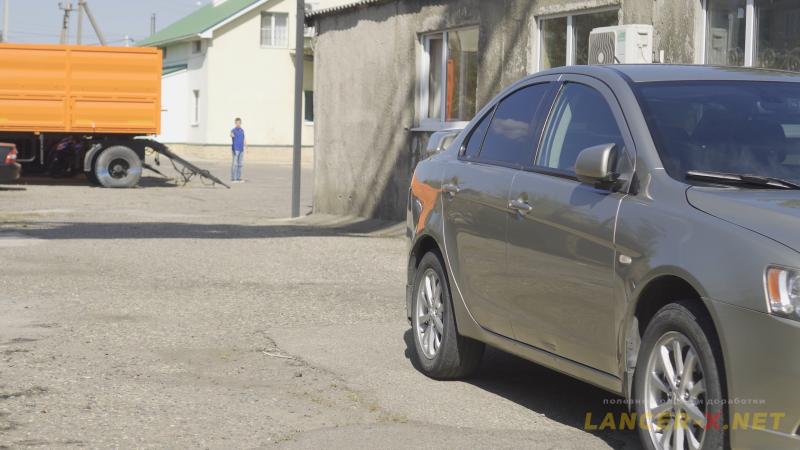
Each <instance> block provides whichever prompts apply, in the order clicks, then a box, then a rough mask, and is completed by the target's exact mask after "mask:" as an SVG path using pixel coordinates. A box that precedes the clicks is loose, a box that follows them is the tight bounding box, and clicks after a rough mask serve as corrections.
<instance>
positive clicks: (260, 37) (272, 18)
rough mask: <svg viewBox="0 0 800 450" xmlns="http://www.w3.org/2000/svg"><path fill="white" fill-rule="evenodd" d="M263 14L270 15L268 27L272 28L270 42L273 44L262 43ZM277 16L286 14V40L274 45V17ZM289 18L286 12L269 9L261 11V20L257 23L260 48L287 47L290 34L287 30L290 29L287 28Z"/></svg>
mask: <svg viewBox="0 0 800 450" xmlns="http://www.w3.org/2000/svg"><path fill="white" fill-rule="evenodd" d="M265 16H269V17H270V26H271V28H270V29H271V30H272V39H271V40H272V44H273V45H265V44H264V40H263V35H264V26H263V24H264V17H265ZM277 16H286V42H285V43H283V45H274V44H275V41H276V39H275V30H276V27H275V17H277ZM289 19H290V17H289V14H287V13H276V12H269V11H262V12H261V22H260V23H259V25H258V40H259V44H260V45H261V48H289V36H291V34H290V33H289V31H290V30H289Z"/></svg>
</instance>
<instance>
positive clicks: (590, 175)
mask: <svg viewBox="0 0 800 450" xmlns="http://www.w3.org/2000/svg"><path fill="white" fill-rule="evenodd" d="M617 154H618V150H617V144H602V145H596V146H594V147H589V148H587V149H584V150H583V151H581V153H580V154H579V155H578V160H577V161H576V162H575V175H577V177H578V181H580V182H581V183H586V184H592V185H595V186H598V187H609V186H611V185H613V184H614V183H615V182H616V181H617V179H618V178H619V174H618V173H617V172H616V171H615V170H616V167H617V156H618V155H617Z"/></svg>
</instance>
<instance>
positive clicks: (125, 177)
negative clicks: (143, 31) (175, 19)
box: [0, 44, 224, 187]
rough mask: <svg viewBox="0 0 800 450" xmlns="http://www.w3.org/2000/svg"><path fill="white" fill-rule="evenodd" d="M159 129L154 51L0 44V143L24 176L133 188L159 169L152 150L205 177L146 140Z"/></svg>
mask: <svg viewBox="0 0 800 450" xmlns="http://www.w3.org/2000/svg"><path fill="white" fill-rule="evenodd" d="M160 128H161V51H160V50H158V49H155V48H127V47H97V46H69V45H20V44H0V142H8V143H13V144H16V146H17V150H18V152H19V161H20V162H22V163H24V164H25V165H24V166H23V167H24V169H23V170H32V171H40V172H44V171H47V172H49V173H51V174H52V175H54V176H68V175H71V174H74V173H78V172H83V173H85V174H86V176H87V178H88V179H89V180H90V181H91V182H93V183H95V184H99V185H102V186H105V187H133V186H135V185H136V184H137V183H138V182H139V178H140V177H141V174H142V170H143V168H150V169H153V170H155V171H157V170H156V169H155V168H152V167H150V166H147V165H146V164H145V153H146V151H147V150H148V149H150V150H153V151H155V152H156V153H160V154H163V155H166V156H167V157H169V158H171V159H173V161H177V162H178V163H180V164H181V165H182V166H184V168H186V169H187V171H186V172H183V173H184V175H185V176H191V175H192V174H198V175H201V176H206V177H210V174H209V173H208V172H207V171H202V170H200V169H197V168H196V167H194V166H192V165H191V164H189V163H188V162H186V161H184V160H182V159H181V158H179V157H177V155H174V154H173V153H172V152H170V151H169V149H168V148H167V147H166V146H164V145H163V144H161V143H159V142H156V141H154V140H152V139H148V138H147V137H148V136H154V135H157V134H159V133H160V131H161V130H160ZM210 178H212V180H213V181H215V182H217V183H220V184H224V183H221V182H220V181H219V180H216V179H213V177H210Z"/></svg>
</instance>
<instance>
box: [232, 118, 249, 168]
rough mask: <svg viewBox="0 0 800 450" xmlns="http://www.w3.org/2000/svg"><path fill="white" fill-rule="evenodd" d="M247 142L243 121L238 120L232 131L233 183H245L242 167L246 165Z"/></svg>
mask: <svg viewBox="0 0 800 450" xmlns="http://www.w3.org/2000/svg"><path fill="white" fill-rule="evenodd" d="M246 146H247V141H246V140H245V137H244V130H243V129H242V119H240V118H238V117H237V118H236V126H235V127H234V128H233V130H231V150H232V152H233V164H232V165H231V181H232V182H233V183H244V180H242V166H243V165H244V148H245V147H246Z"/></svg>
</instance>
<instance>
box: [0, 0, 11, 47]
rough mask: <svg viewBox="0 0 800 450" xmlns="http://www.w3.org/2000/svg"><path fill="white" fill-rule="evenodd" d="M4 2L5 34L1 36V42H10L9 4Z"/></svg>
mask: <svg viewBox="0 0 800 450" xmlns="http://www.w3.org/2000/svg"><path fill="white" fill-rule="evenodd" d="M10 1H11V0H3V34H2V35H0V42H8V2H10Z"/></svg>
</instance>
